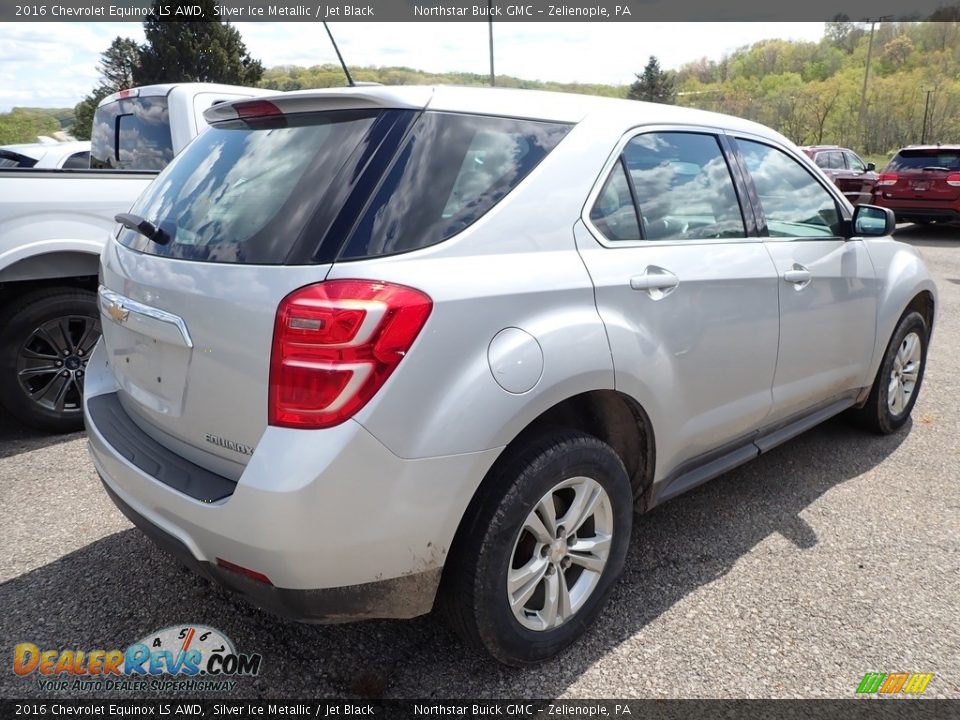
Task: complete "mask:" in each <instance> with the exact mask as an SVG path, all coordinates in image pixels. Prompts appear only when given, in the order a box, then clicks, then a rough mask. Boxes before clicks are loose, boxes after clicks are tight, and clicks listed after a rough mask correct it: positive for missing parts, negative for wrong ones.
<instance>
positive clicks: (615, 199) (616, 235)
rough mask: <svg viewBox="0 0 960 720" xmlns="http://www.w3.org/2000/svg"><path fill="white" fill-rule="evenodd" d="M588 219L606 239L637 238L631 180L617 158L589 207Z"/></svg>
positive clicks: (638, 232)
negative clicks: (590, 207) (601, 188)
mask: <svg viewBox="0 0 960 720" xmlns="http://www.w3.org/2000/svg"><path fill="white" fill-rule="evenodd" d="M590 221H591V222H592V223H593V225H594V227H596V228H597V230H599V231H600V234H601V235H603V236H604V237H605V238H606V239H607V240H618V241H630V240H640V239H641V237H640V223H639V222H638V220H637V208H636V206H634V204H633V197H632V194H631V192H630V181H629V180H627V173H626V171H624V169H623V160H622V159H620V160H619V161H618V162H617V164H616V165H615V166H614V167H613V170H611V171H610V177H608V178H607V182H606V183H604V185H603V190H601V191H600V194H599V195H598V196H597V199H596V201H595V202H594V204H593V208H592V209H591V210H590Z"/></svg>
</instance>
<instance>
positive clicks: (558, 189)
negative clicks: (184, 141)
mask: <svg viewBox="0 0 960 720" xmlns="http://www.w3.org/2000/svg"><path fill="white" fill-rule="evenodd" d="M206 115H207V118H208V119H209V121H210V122H211V128H210V129H208V130H207V131H205V132H204V133H203V134H202V135H201V136H200V137H198V138H197V139H196V140H195V141H194V142H193V143H192V144H191V145H190V146H189V147H187V148H186V149H185V150H184V151H183V152H182V153H181V154H180V155H179V156H178V157H177V158H176V159H175V160H174V161H173V162H172V163H171V164H170V166H169V167H168V168H167V169H166V170H164V171H163V172H162V173H161V174H160V175H159V176H158V177H157V179H156V180H155V181H154V182H153V184H152V185H151V186H150V187H149V188H148V190H147V191H146V193H145V194H144V195H143V196H142V197H141V198H140V199H139V200H138V201H137V203H136V205H135V206H134V207H133V208H132V210H131V212H130V213H129V214H126V215H123V216H118V221H119V222H120V225H119V226H118V228H117V230H116V232H115V234H114V236H113V237H112V238H111V239H110V241H109V242H108V244H107V246H106V248H105V250H104V252H103V256H102V268H101V270H102V275H101V287H100V308H101V313H102V325H103V340H102V341H101V343H100V344H99V345H98V346H97V349H96V351H95V353H94V354H93V356H92V357H91V359H90V362H89V365H88V368H87V379H86V397H85V410H86V419H87V427H88V431H89V438H90V449H91V453H92V457H93V460H94V463H95V464H96V468H97V470H98V471H99V473H100V475H101V477H102V478H103V483H104V485H105V487H106V489H107V492H108V493H109V494H110V497H111V498H112V499H113V501H114V502H115V503H116V504H117V505H118V506H119V507H120V508H121V509H122V510H123V511H124V512H125V513H126V514H127V516H128V517H129V518H130V519H131V520H132V521H133V522H134V523H135V524H136V525H138V526H139V527H141V528H142V529H143V530H144V531H145V532H146V533H147V534H148V535H150V536H151V537H152V538H153V539H154V540H155V541H156V542H157V543H158V544H160V545H161V546H163V547H164V548H166V549H167V550H169V551H170V552H172V553H174V554H175V555H177V556H179V557H180V558H181V559H183V560H184V561H185V562H186V563H187V564H189V565H191V566H193V567H194V568H196V569H197V570H198V571H199V572H201V573H203V574H205V575H207V576H208V577H211V578H213V579H215V580H216V581H218V582H220V583H222V584H224V585H226V586H228V587H230V588H232V589H233V590H236V591H238V592H240V593H242V594H243V595H245V596H246V597H248V598H249V599H250V600H252V602H254V603H255V604H257V605H259V606H261V607H263V608H267V609H270V610H272V611H274V612H276V613H279V614H281V615H284V616H287V617H291V618H295V619H298V620H303V621H308V622H309V621H312V622H332V621H343V620H352V619H360V618H375V617H398V618H406V617H412V616H416V615H420V614H423V613H426V612H429V611H430V610H431V609H432V608H433V607H434V605H435V604H436V605H437V606H438V607H439V608H440V609H441V611H442V613H443V614H444V615H445V616H446V618H447V619H448V620H449V622H450V623H451V625H452V626H453V627H454V628H455V629H456V630H457V631H458V632H459V633H460V634H461V635H462V636H463V637H464V638H465V639H466V640H467V641H468V642H469V643H471V644H472V645H474V646H477V647H479V648H483V649H485V650H487V651H488V652H490V653H491V654H492V655H493V656H494V657H496V658H497V659H498V660H500V661H502V662H505V663H509V664H514V665H520V664H526V663H532V662H537V661H540V660H543V659H545V658H548V657H550V656H552V655H554V654H556V653H557V652H559V651H560V650H562V649H563V648H565V647H566V646H568V645H569V644H571V643H572V642H573V641H574V640H575V639H576V638H577V637H578V636H579V635H581V634H582V633H583V632H584V631H585V629H586V628H587V627H588V626H589V624H590V622H591V621H592V620H594V619H595V618H596V617H597V615H598V614H599V613H600V611H601V609H602V608H603V606H604V603H605V601H606V599H607V597H608V595H609V593H610V591H611V588H612V587H613V585H614V583H615V582H616V580H617V578H618V576H619V575H620V574H621V571H622V570H623V567H624V562H625V559H626V556H627V548H628V545H629V540H630V528H631V523H632V520H633V516H634V513H633V510H634V509H635V508H636V509H638V510H640V511H644V510H647V509H649V508H652V507H653V506H655V505H657V504H658V503H662V502H664V501H665V500H667V499H669V498H672V497H674V496H676V495H678V494H679V493H681V492H683V491H685V490H687V489H689V488H692V487H694V486H696V485H698V484H699V483H702V482H704V481H706V480H708V479H710V478H711V477H714V476H716V475H718V474H720V473H722V472H724V471H726V470H729V469H730V468H732V467H734V466H736V465H739V464H741V463H743V462H745V461H747V460H749V459H751V458H753V457H756V456H757V455H759V454H760V453H763V452H766V451H767V450H769V449H770V448H772V447H775V446H776V445H778V444H779V443H781V442H784V441H785V440H787V439H789V438H791V437H793V436H795V435H797V434H799V433H801V432H803V431H804V430H806V429H808V428H810V427H812V426H813V425H815V424H817V423H819V422H821V421H823V420H824V419H826V418H828V417H830V416H832V415H835V414H837V413H840V412H841V411H845V410H851V411H852V412H853V413H854V414H856V415H857V416H859V419H860V420H861V421H862V422H863V423H864V424H866V425H867V426H868V427H870V428H872V429H873V430H875V431H879V432H892V431H894V430H896V429H897V428H899V427H900V426H901V425H903V424H904V422H905V421H906V420H907V418H908V416H909V414H910V412H911V409H912V408H913V405H914V402H915V401H916V399H917V394H918V392H919V389H920V384H921V381H922V380H923V369H924V362H925V360H926V356H927V346H928V342H929V338H930V331H931V327H932V325H933V320H934V307H935V304H936V290H935V287H934V284H933V282H932V281H931V279H930V276H929V274H928V272H927V270H926V268H925V267H924V264H923V262H922V261H921V259H920V257H919V256H918V255H917V253H916V252H914V250H913V249H911V248H910V247H907V246H905V245H903V244H900V243H898V242H895V241H893V240H891V239H890V238H889V237H886V236H887V235H889V233H890V232H891V230H892V229H893V218H892V215H891V213H889V211H887V210H885V209H881V208H875V207H870V206H861V207H859V208H857V209H856V211H855V210H854V209H853V208H852V207H851V206H850V204H849V203H848V202H847V201H846V200H845V199H844V197H843V195H842V194H841V193H840V192H839V191H838V190H837V189H836V187H835V186H834V185H833V184H832V183H831V182H830V181H829V180H828V179H827V178H826V177H825V176H824V175H823V174H822V173H820V171H819V170H817V168H816V166H815V165H814V164H813V163H812V162H811V161H810V160H809V159H808V158H806V157H805V156H804V155H803V153H801V152H800V151H799V150H798V149H797V148H796V147H795V146H794V145H792V144H791V143H790V142H788V141H787V140H785V139H784V138H783V137H781V136H780V135H778V134H776V133H775V132H773V131H771V130H769V129H767V128H765V127H763V126H760V125H756V124H754V123H751V122H747V121H743V120H739V119H736V118H731V117H726V116H722V115H716V114H711V113H706V112H700V111H696V110H691V109H685V108H677V107H670V106H666V105H649V104H645V103H638V102H632V101H625V100H611V99H605V98H590V97H581V96H576V95H563V94H550V93H538V92H528V91H517V90H494V89H480V88H477V89H465V88H450V87H438V88H423V87H406V88H387V87H381V88H371V87H363V88H348V89H340V90H324V91H306V92H298V93H289V94H284V95H277V96H275V97H270V98H264V99H255V100H247V101H237V102H231V103H223V104H221V105H217V106H215V107H213V108H211V109H210V110H208V111H207V113H206Z"/></svg>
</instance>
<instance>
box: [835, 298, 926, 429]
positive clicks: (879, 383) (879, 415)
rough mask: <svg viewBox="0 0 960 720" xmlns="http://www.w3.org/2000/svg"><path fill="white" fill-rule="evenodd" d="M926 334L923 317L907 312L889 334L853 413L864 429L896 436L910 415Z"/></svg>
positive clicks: (920, 374) (923, 366)
mask: <svg viewBox="0 0 960 720" xmlns="http://www.w3.org/2000/svg"><path fill="white" fill-rule="evenodd" d="M929 339H930V331H929V328H927V322H926V320H924V319H923V315H921V314H920V313H918V312H915V311H911V312H908V313H907V314H906V315H904V316H903V317H902V318H901V319H900V322H899V323H898V324H897V327H896V329H895V330H894V331H893V336H892V337H891V338H890V343H889V344H888V345H887V350H886V352H885V353H884V355H883V361H882V362H881V363H880V369H879V370H878V371H877V376H876V378H875V379H874V381H873V388H871V390H870V396H869V397H868V398H867V402H866V404H865V405H864V406H863V407H862V408H859V409H858V410H856V411H855V412H854V418H855V419H856V420H857V421H858V422H859V423H860V424H861V425H862V426H864V427H865V428H867V429H868V430H871V431H873V432H875V433H879V434H881V435H888V434H890V433H893V432H896V431H897V430H899V429H900V428H901V427H903V425H904V423H906V422H907V419H908V418H909V417H910V413H911V412H912V411H913V406H914V405H915V404H916V402H917V396H918V395H919V394H920V385H921V384H922V383H923V372H924V370H925V369H926V366H927V344H928V342H929Z"/></svg>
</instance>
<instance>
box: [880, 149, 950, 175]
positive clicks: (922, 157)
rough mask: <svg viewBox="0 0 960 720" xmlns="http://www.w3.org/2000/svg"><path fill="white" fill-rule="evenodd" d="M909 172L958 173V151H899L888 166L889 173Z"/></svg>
mask: <svg viewBox="0 0 960 720" xmlns="http://www.w3.org/2000/svg"><path fill="white" fill-rule="evenodd" d="M910 170H918V171H923V170H927V171H928V172H937V171H939V172H958V171H960V150H944V149H941V148H925V149H923V150H901V151H900V152H898V153H897V154H896V155H895V156H894V158H893V160H891V161H890V165H889V166H887V171H889V172H904V171H910Z"/></svg>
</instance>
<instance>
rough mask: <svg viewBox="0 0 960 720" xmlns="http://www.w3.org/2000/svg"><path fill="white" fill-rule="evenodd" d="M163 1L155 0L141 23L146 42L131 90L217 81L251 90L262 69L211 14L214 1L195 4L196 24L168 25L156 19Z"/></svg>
mask: <svg viewBox="0 0 960 720" xmlns="http://www.w3.org/2000/svg"><path fill="white" fill-rule="evenodd" d="M161 4H164V3H162V0H154V3H153V7H154V11H155V14H154V15H150V16H148V17H147V19H146V20H144V21H143V30H144V34H145V35H146V37H147V43H146V45H144V46H143V47H142V48H141V50H140V58H139V63H138V65H137V66H136V67H135V69H134V73H133V79H134V82H135V84H136V85H151V84H153V83H163V82H222V83H228V84H231V85H256V84H257V82H258V81H259V80H260V77H261V76H262V75H263V65H261V64H260V61H259V60H254V59H253V58H252V57H250V53H248V52H247V48H246V46H245V45H244V44H243V40H242V39H241V38H240V32H239V31H238V30H237V29H236V28H235V27H233V26H231V25H230V24H229V23H225V22H221V21H220V20H218V19H217V17H216V15H215V14H214V0H199V2H198V3H196V4H197V5H199V6H200V7H201V8H202V10H203V13H202V15H201V16H200V18H201V19H197V20H191V21H188V22H171V21H170V20H168V19H166V18H167V17H169V16H164V17H161V16H160V14H159V7H160V5H161Z"/></svg>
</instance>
